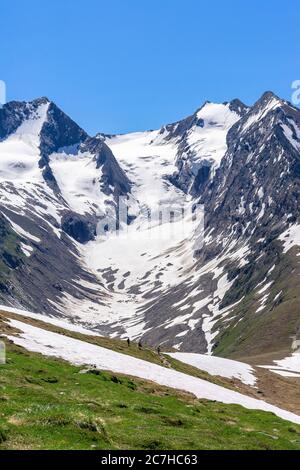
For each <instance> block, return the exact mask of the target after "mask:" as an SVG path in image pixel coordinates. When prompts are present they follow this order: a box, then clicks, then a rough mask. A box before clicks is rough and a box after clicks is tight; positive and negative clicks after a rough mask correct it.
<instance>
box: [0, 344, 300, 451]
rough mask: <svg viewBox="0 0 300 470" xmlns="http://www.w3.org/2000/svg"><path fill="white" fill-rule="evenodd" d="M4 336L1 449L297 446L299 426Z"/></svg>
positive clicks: (0, 374)
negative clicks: (92, 370)
mask: <svg viewBox="0 0 300 470" xmlns="http://www.w3.org/2000/svg"><path fill="white" fill-rule="evenodd" d="M79 371H80V368H78V367H74V366H72V365H70V364H67V363H66V362H63V361H61V360H56V359H50V358H45V357H42V356H41V355H39V354H35V353H28V352H26V351H25V350H24V349H22V348H20V347H17V346H14V345H12V344H8V363H7V364H6V365H2V366H0V410H1V411H0V449H143V448H145V449H299V448H300V426H297V425H293V424H291V423H289V422H286V421H283V420H281V419H279V418H277V417H276V416H274V415H273V414H271V413H266V412H261V411H250V410H246V409H244V408H242V407H240V406H237V405H224V404H220V403H216V402H210V401H206V400H196V399H194V398H193V397H192V396H190V395H188V394H183V393H180V392H175V391H174V390H170V389H167V388H163V387H159V386H157V385H155V384H152V383H147V382H144V381H141V380H138V379H130V378H126V377H123V376H116V375H114V374H110V373H102V372H98V375H96V374H80V373H79Z"/></svg>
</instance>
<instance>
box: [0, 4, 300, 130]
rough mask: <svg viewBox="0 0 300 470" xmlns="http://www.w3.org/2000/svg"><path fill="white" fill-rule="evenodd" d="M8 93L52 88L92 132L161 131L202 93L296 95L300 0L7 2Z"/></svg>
mask: <svg viewBox="0 0 300 470" xmlns="http://www.w3.org/2000/svg"><path fill="white" fill-rule="evenodd" d="M0 8H1V12H0V15H1V16H0V41H1V42H0V44H1V48H0V80H1V79H2V80H5V82H6V84H7V98H8V100H12V99H17V100H28V99H33V98H35V97H38V96H48V97H49V98H51V99H52V100H54V101H55V102H56V103H57V104H58V105H59V106H60V107H61V108H63V110H64V111H65V112H67V113H68V114H69V115H70V116H71V117H72V118H73V119H75V120H76V121H77V122H78V123H79V124H80V125H81V126H83V127H84V128H85V129H86V130H87V131H88V132H90V133H91V134H93V133H96V132H97V131H103V132H126V131H133V130H143V129H151V128H152V129H154V128H157V127H159V126H160V125H161V124H163V123H168V122H172V121H176V120H177V119H180V118H182V117H184V116H187V115H189V114H191V113H192V112H193V111H194V110H195V109H197V108H198V107H199V106H200V105H201V104H202V102H203V101H205V100H211V101H221V102H223V101H227V100H230V99H233V98H235V97H238V98H240V99H242V100H243V101H245V102H246V103H250V104H251V103H252V102H254V101H255V100H256V99H257V98H258V97H259V96H260V95H261V94H262V93H263V92H264V91H265V90H269V89H272V90H273V91H274V92H276V93H277V94H279V95H280V96H282V97H284V98H287V99H290V97H291V82H292V81H293V80H297V79H300V54H299V53H300V28H299V18H300V2H299V0H285V1H282V0H281V1H279V0H272V1H267V0H260V1H258V0H252V1H242V0H227V1H225V0H222V1H221V0H219V1H218V0H214V1H201V0H139V1H138V0H109V1H108V0H107V1H104V0H85V1H83V0H51V1H48V0H26V1H25V0H1V6H0Z"/></svg>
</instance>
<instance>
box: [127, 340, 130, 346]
mask: <svg viewBox="0 0 300 470" xmlns="http://www.w3.org/2000/svg"><path fill="white" fill-rule="evenodd" d="M127 346H128V347H129V346H130V338H127Z"/></svg>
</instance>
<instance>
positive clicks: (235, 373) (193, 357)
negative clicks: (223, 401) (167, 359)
mask: <svg viewBox="0 0 300 470" xmlns="http://www.w3.org/2000/svg"><path fill="white" fill-rule="evenodd" d="M168 355H169V356H171V357H174V359H177V360H178V361H181V362H184V363H185V364H189V365H190V366H194V367H197V368H198V369H200V370H205V371H206V372H208V373H209V374H210V375H219V376H221V377H226V378H228V379H232V378H235V379H238V380H240V381H241V382H243V383H244V384H246V385H251V386H254V385H255V384H256V377H255V375H254V369H253V368H252V367H251V366H249V364H245V363H244V362H239V361H233V360H231V359H225V358H223V357H217V356H207V355H205V354H194V353H180V352H176V353H169V354H168Z"/></svg>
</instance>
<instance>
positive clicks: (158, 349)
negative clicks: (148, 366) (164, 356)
mask: <svg viewBox="0 0 300 470" xmlns="http://www.w3.org/2000/svg"><path fill="white" fill-rule="evenodd" d="M157 354H158V355H159V356H160V346H157Z"/></svg>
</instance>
